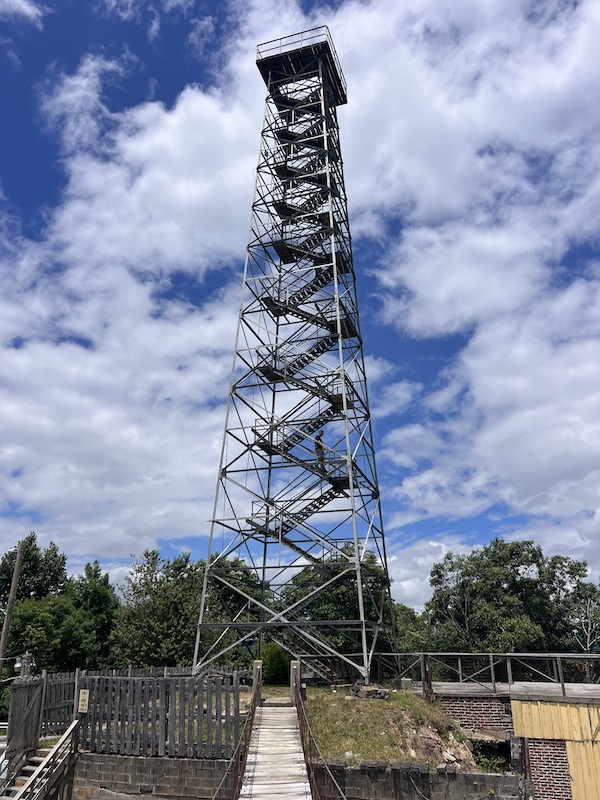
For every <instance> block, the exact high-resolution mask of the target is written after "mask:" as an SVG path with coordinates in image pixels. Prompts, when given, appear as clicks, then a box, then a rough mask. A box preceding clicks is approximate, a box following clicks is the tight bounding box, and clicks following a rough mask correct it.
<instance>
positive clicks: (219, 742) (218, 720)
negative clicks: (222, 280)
mask: <svg viewBox="0 0 600 800" xmlns="http://www.w3.org/2000/svg"><path fill="white" fill-rule="evenodd" d="M222 680H223V679H222V678H217V679H216V680H215V743H216V749H217V752H216V757H217V758H223V755H224V747H223V739H222V727H223V726H222V715H223V708H222V706H221V684H222Z"/></svg>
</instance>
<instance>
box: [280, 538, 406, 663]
mask: <svg viewBox="0 0 600 800" xmlns="http://www.w3.org/2000/svg"><path fill="white" fill-rule="evenodd" d="M348 568H350V569H351V564H349V563H348V559H346V558H339V559H336V560H332V561H330V562H328V564H327V570H325V569H324V570H317V569H310V570H302V571H301V572H299V573H297V574H296V575H295V576H294V577H293V578H292V580H291V581H290V583H289V585H288V586H286V587H285V589H284V591H283V592H282V597H281V599H282V603H283V604H284V605H285V606H286V607H289V606H290V605H292V604H293V603H296V602H298V601H301V602H300V603H299V605H298V611H297V615H298V619H307V620H324V621H325V620H332V621H333V620H350V619H352V620H356V619H359V618H360V612H359V607H358V592H357V587H356V576H355V573H354V572H353V571H352V570H351V571H350V572H349V573H348V574H347V575H345V576H343V577H342V578H341V579H340V580H339V581H336V582H333V583H328V582H329V581H331V579H332V577H333V576H334V575H335V574H336V572H338V573H341V572H342V571H344V570H346V569H348ZM361 572H362V587H363V604H364V613H365V619H366V620H367V621H370V622H377V621H378V620H379V618H380V615H383V620H384V621H385V622H386V623H388V624H389V623H390V621H391V619H390V610H389V602H388V579H387V578H386V574H385V572H384V570H383V568H382V567H381V564H380V563H379V561H378V560H377V558H376V556H375V555H374V554H373V553H371V552H367V553H366V554H365V556H364V558H363V561H362V564H361ZM321 587H323V590H322V591H318V590H319V589H320V588H321ZM313 593H314V594H313ZM309 595H311V599H310V600H308V601H306V602H304V601H302V598H306V597H308V596H309ZM328 639H329V641H331V642H333V643H334V644H335V646H337V647H339V648H340V650H341V651H342V652H343V651H346V652H355V650H356V646H357V642H356V641H355V639H354V636H353V635H351V636H348V635H347V634H345V633H344V631H343V629H342V628H341V627H338V628H337V629H336V628H334V627H332V628H331V630H330V633H329V634H328ZM377 649H378V650H381V651H390V650H392V649H394V645H393V637H391V636H390V633H389V631H388V632H385V631H382V632H381V633H380V634H379V638H378V640H377Z"/></svg>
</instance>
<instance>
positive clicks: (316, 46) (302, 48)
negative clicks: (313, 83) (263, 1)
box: [256, 25, 348, 106]
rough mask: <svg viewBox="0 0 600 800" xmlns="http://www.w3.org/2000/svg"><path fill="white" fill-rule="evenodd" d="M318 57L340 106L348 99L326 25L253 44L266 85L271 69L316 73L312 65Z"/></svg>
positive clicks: (342, 75) (307, 73) (297, 72)
mask: <svg viewBox="0 0 600 800" xmlns="http://www.w3.org/2000/svg"><path fill="white" fill-rule="evenodd" d="M318 61H320V62H321V63H322V64H323V67H324V69H325V70H326V71H327V74H328V76H329V79H330V82H331V86H332V87H333V91H334V98H335V104H336V106H343V105H344V104H345V103H347V101H348V98H347V94H346V79H345V78H344V73H343V72H342V68H341V66H340V62H339V60H338V57H337V53H336V52H335V47H334V46H333V41H332V39H331V35H330V33H329V28H328V27H327V26H326V25H322V26H321V27H320V28H311V29H310V30H307V31H302V32H301V33H293V34H291V35H290V36H284V37H283V38H282V39H272V40H271V41H269V42H264V43H263V44H259V45H258V47H257V48H256V65H257V67H258V69H259V70H260V74H261V75H262V76H263V79H264V82H265V83H266V84H267V86H269V79H270V76H271V74H272V73H277V74H279V75H282V76H283V75H289V76H290V77H293V76H295V75H298V76H307V75H310V74H311V69H312V70H313V74H317V70H316V69H315V68H314V65H315V63H318Z"/></svg>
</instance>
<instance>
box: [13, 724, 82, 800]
mask: <svg viewBox="0 0 600 800" xmlns="http://www.w3.org/2000/svg"><path fill="white" fill-rule="evenodd" d="M78 725H79V720H77V719H75V720H73V722H72V723H71V725H70V726H69V728H68V729H67V730H66V731H65V733H64V734H63V735H62V737H61V738H60V740H59V741H58V742H57V743H56V744H55V745H54V747H53V748H52V750H51V751H50V752H49V753H48V755H47V756H46V758H45V759H44V760H43V761H42V763H41V764H40V765H39V767H38V768H37V769H36V770H35V772H34V773H33V774H32V775H31V777H30V778H29V779H28V780H27V782H26V783H25V784H23V786H21V787H20V788H19V790H18V791H17V793H16V794H14V795H13V796H12V800H42V798H43V797H45V795H46V794H47V793H48V791H49V789H51V788H52V786H53V785H54V784H55V783H56V782H57V781H58V780H59V779H60V778H61V777H62V776H63V775H64V774H65V772H66V771H67V770H68V769H69V767H70V766H71V764H72V763H73V761H74V759H75V758H76V752H77V731H78Z"/></svg>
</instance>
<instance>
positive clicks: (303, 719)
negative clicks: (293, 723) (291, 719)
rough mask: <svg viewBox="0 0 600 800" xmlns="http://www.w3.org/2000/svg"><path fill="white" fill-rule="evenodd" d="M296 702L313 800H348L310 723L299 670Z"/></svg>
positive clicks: (296, 683)
mask: <svg viewBox="0 0 600 800" xmlns="http://www.w3.org/2000/svg"><path fill="white" fill-rule="evenodd" d="M294 702H295V704H296V711H297V713H298V724H299V726H300V738H301V739H302V749H303V750H304V760H305V762H306V771H307V772H308V780H309V783H310V791H311V794H312V800H346V795H345V794H344V792H343V791H342V789H341V787H340V785H339V783H338V782H337V781H336V779H335V778H334V777H333V773H332V772H331V770H330V769H329V765H328V764H327V762H326V761H325V759H324V758H323V756H322V755H321V751H320V750H319V747H318V745H317V743H316V741H315V737H314V734H313V732H312V730H311V727H310V724H309V722H308V716H307V713H306V706H305V704H304V698H303V697H302V686H301V683H300V680H299V670H298V673H297V674H296V679H295V680H294Z"/></svg>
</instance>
